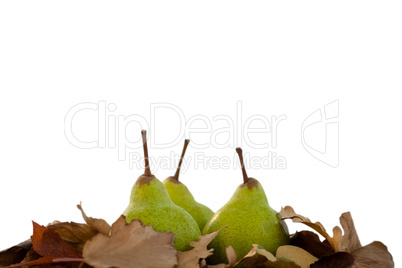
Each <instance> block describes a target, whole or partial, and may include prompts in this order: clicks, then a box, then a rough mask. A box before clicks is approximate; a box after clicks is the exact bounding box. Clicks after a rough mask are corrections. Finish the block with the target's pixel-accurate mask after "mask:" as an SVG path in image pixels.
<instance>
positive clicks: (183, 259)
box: [177, 226, 227, 268]
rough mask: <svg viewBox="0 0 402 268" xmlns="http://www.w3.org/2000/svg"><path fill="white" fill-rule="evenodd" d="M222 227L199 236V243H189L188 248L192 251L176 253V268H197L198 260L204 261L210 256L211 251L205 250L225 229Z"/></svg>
mask: <svg viewBox="0 0 402 268" xmlns="http://www.w3.org/2000/svg"><path fill="white" fill-rule="evenodd" d="M226 227H227V226H224V227H222V228H221V229H219V230H218V231H216V232H213V233H210V234H206V235H203V236H199V237H198V238H199V241H192V242H190V246H192V247H193V249H192V250H188V251H184V252H180V251H179V252H178V255H177V258H178V266H177V267H178V268H199V267H200V265H199V262H200V259H206V258H207V257H209V256H211V255H212V252H213V249H207V246H208V244H209V243H211V241H212V240H213V239H214V238H215V236H217V235H218V233H219V232H220V231H221V230H222V229H224V228H226Z"/></svg>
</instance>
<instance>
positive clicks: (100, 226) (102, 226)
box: [77, 203, 112, 235]
mask: <svg viewBox="0 0 402 268" xmlns="http://www.w3.org/2000/svg"><path fill="white" fill-rule="evenodd" d="M77 208H78V209H79V210H81V213H82V217H83V218H84V220H85V222H86V223H87V224H88V225H90V226H92V227H93V228H95V229H96V230H98V232H99V233H101V234H104V235H110V231H111V229H112V228H111V227H110V225H109V223H107V222H106V221H105V220H103V219H95V218H91V217H88V216H87V215H86V214H85V212H84V209H83V208H82V206H81V203H80V204H79V205H77Z"/></svg>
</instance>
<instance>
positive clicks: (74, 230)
mask: <svg viewBox="0 0 402 268" xmlns="http://www.w3.org/2000/svg"><path fill="white" fill-rule="evenodd" d="M47 228H48V229H49V230H52V231H53V232H55V233H58V234H59V235H60V237H61V239H63V240H64V241H66V242H68V243H69V244H70V245H71V246H73V247H74V248H76V249H78V250H79V251H81V252H82V249H83V248H84V244H85V242H86V241H88V240H90V239H91V238H92V237H94V236H95V235H96V234H97V233H98V230H97V229H95V228H94V227H93V226H91V225H89V224H82V223H75V222H53V223H52V224H51V225H48V226H47Z"/></svg>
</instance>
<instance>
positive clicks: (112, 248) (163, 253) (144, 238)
mask: <svg viewBox="0 0 402 268" xmlns="http://www.w3.org/2000/svg"><path fill="white" fill-rule="evenodd" d="M173 239H174V235H173V233H171V232H169V233H168V232H157V231H155V230H154V229H153V228H152V226H150V225H145V226H144V225H143V224H142V222H141V221H139V220H133V221H131V222H130V223H129V224H126V218H125V217H124V216H121V217H120V218H119V219H118V220H117V221H116V222H115V223H114V224H113V225H112V229H111V235H110V236H108V235H105V234H102V233H99V234H97V235H96V236H94V237H93V238H92V239H91V240H90V241H88V242H87V243H86V244H85V246H84V250H83V256H84V259H85V262H86V263H88V264H90V265H92V266H95V267H119V268H126V267H138V268H147V267H149V268H152V267H158V268H165V267H166V268H173V267H175V265H176V264H177V256H176V254H177V251H176V249H175V248H174V246H173Z"/></svg>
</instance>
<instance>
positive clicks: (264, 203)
mask: <svg viewBox="0 0 402 268" xmlns="http://www.w3.org/2000/svg"><path fill="white" fill-rule="evenodd" d="M250 179H251V178H250ZM255 181H256V180H255ZM256 182H257V184H256V186H255V187H252V188H251V189H249V188H248V187H247V186H246V185H244V184H242V185H240V186H239V187H238V188H237V190H236V191H235V193H234V194H233V196H232V198H231V199H230V200H229V202H227V203H226V204H225V205H224V206H223V207H222V208H221V209H219V210H218V211H217V212H216V213H215V215H214V216H213V217H212V218H211V220H210V221H209V222H208V223H207V224H206V226H205V229H204V231H203V233H204V234H209V233H212V232H215V231H217V230H219V229H220V228H221V227H223V226H225V225H227V226H228V228H225V229H223V230H222V231H221V232H220V233H219V234H218V236H217V237H215V239H214V240H212V242H211V243H210V244H209V248H213V249H214V254H213V255H212V256H211V257H210V259H208V261H210V262H211V263H212V264H217V263H227V259H226V251H225V250H226V247H227V246H229V245H231V246H232V247H233V248H234V250H235V251H236V255H237V257H238V258H239V259H241V258H242V257H244V256H245V255H246V254H247V253H248V252H249V251H250V250H251V249H252V244H258V245H260V246H262V247H264V248H265V249H266V250H268V251H270V252H272V253H273V254H275V251H276V249H277V248H278V247H279V246H281V245H285V244H287V243H288V242H289V234H288V231H287V227H286V225H285V223H284V222H283V221H281V220H280V219H279V218H278V215H277V212H276V211H275V210H273V209H272V208H271V207H270V206H269V204H268V200H267V197H266V196H265V192H264V189H263V188H262V186H261V184H260V183H259V182H258V181H256Z"/></svg>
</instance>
